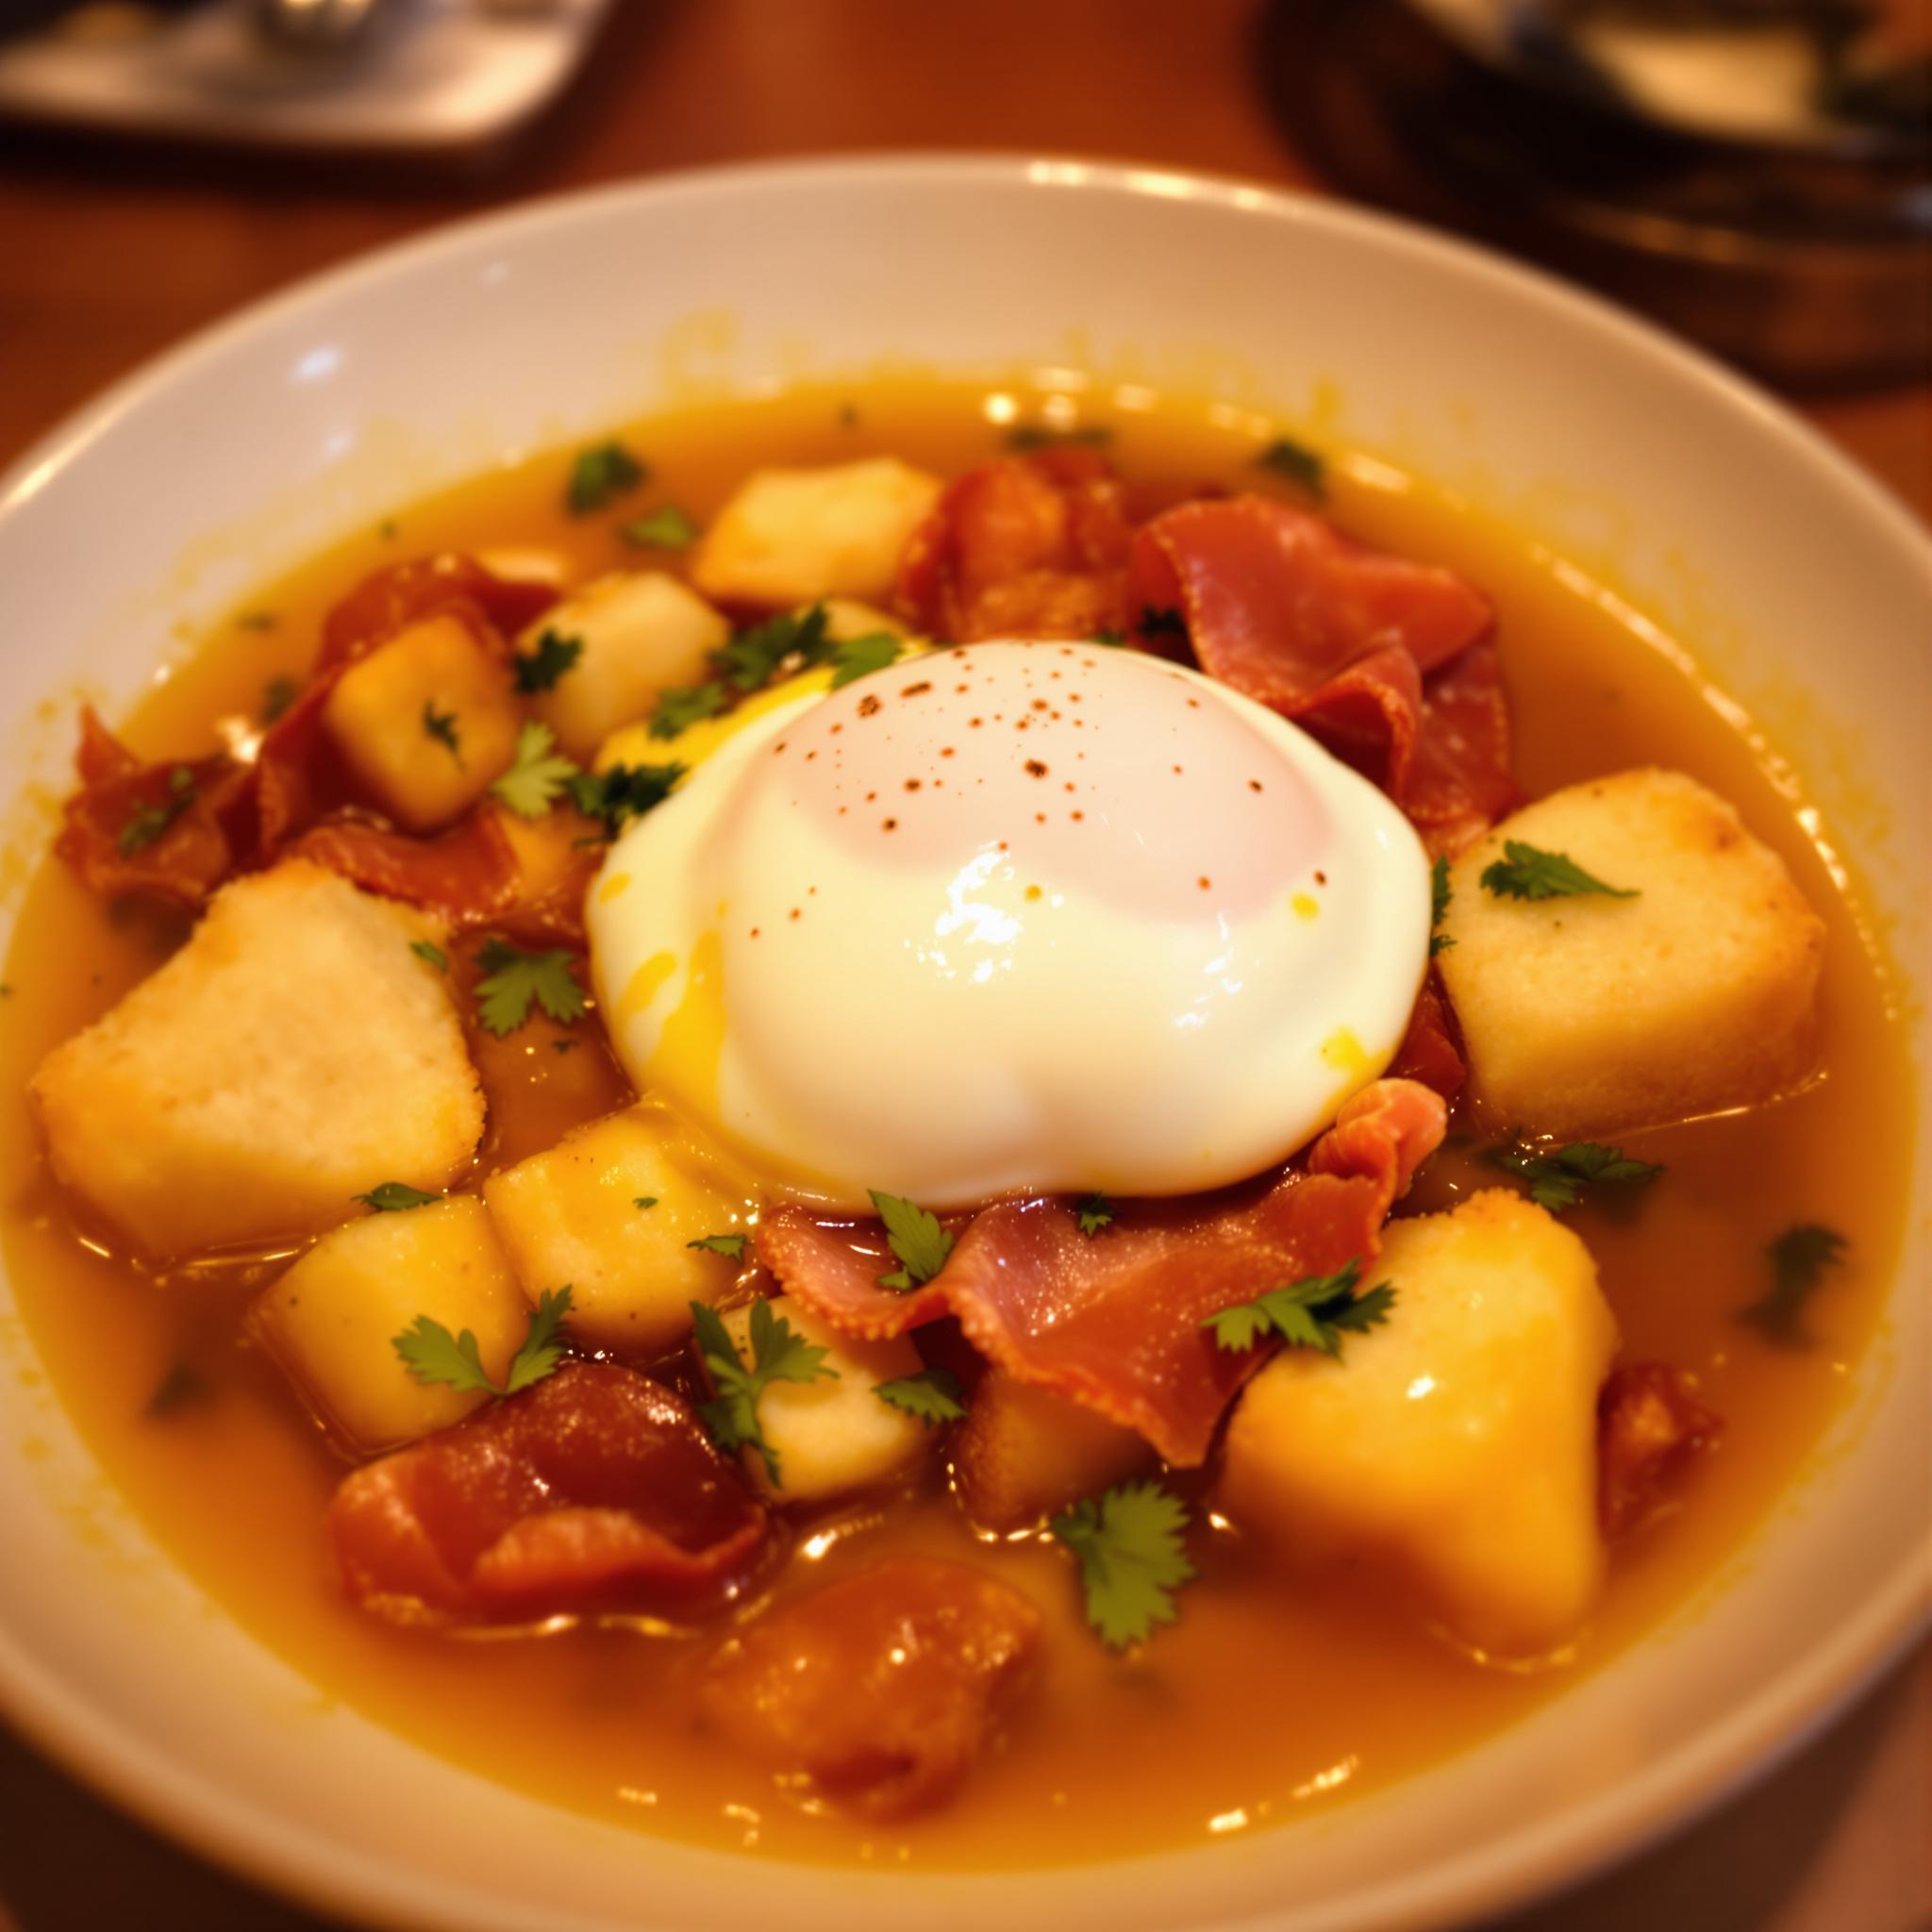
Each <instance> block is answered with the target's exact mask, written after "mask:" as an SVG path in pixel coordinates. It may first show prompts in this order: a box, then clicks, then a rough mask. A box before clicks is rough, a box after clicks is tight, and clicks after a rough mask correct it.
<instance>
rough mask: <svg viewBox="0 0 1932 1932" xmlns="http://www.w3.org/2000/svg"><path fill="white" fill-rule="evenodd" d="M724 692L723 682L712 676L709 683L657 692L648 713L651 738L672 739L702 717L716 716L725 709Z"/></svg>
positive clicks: (680, 686) (725, 697) (679, 686)
mask: <svg viewBox="0 0 1932 1932" xmlns="http://www.w3.org/2000/svg"><path fill="white" fill-rule="evenodd" d="M726 699H727V693H726V691H725V689H724V679H722V678H717V677H714V678H712V680H711V681H710V682H709V683H708V684H686V685H678V686H675V687H674V688H673V689H672V690H670V691H659V692H658V705H657V708H656V709H655V710H654V711H653V712H652V713H651V736H652V737H653V738H675V737H676V736H677V734H678V733H679V732H680V731H688V730H690V729H691V726H692V725H693V724H697V723H698V722H699V720H701V719H704V718H715V717H716V716H717V715H718V713H719V712H720V711H722V710H723V709H724V706H725V703H726Z"/></svg>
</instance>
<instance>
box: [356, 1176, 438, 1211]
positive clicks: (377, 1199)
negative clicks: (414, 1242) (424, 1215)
mask: <svg viewBox="0 0 1932 1932" xmlns="http://www.w3.org/2000/svg"><path fill="white" fill-rule="evenodd" d="M349 1198H350V1199H351V1200H352V1201H359V1202H361V1204H362V1205H363V1207H365V1208H372V1209H374V1210H375V1212H376V1213H377V1214H400V1213H402V1212H404V1211H405V1210H406V1209H407V1208H426V1207H428V1206H429V1204H430V1203H431V1202H432V1201H440V1200H441V1199H442V1196H441V1194H425V1192H424V1191H423V1190H422V1189H421V1188H412V1187H410V1186H409V1185H408V1183H407V1182H405V1181H384V1182H383V1184H382V1185H381V1186H380V1187H379V1188H371V1189H370V1191H368V1192H367V1193H366V1194H352V1195H351V1196H350V1197H349Z"/></svg>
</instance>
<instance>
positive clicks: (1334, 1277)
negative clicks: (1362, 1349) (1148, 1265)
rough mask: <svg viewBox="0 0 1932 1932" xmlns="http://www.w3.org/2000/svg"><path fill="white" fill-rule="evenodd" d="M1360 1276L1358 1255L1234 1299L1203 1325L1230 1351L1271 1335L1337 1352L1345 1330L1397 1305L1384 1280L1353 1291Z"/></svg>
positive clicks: (1373, 1323)
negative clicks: (1326, 1269) (1248, 1297)
mask: <svg viewBox="0 0 1932 1932" xmlns="http://www.w3.org/2000/svg"><path fill="white" fill-rule="evenodd" d="M1361 1275H1362V1264H1361V1257H1359V1256H1357V1257H1356V1258H1355V1259H1354V1260H1352V1261H1350V1262H1349V1264H1348V1265H1347V1267H1345V1268H1341V1269H1338V1270H1337V1271H1336V1272H1335V1273H1334V1274H1305V1275H1304V1276H1303V1277H1302V1278H1301V1280H1299V1281H1291V1282H1287V1283H1285V1284H1284V1285H1283V1286H1282V1287H1280V1288H1271V1289H1270V1290H1269V1291H1268V1292H1267V1293H1266V1294H1263V1295H1257V1296H1256V1298H1255V1299H1254V1300H1253V1301H1251V1302H1237V1303H1236V1304H1235V1305H1234V1306H1233V1307H1226V1308H1223V1309H1221V1310H1220V1311H1219V1313H1217V1314H1212V1315H1209V1316H1208V1319H1207V1320H1206V1321H1205V1322H1203V1323H1202V1324H1201V1326H1202V1327H1204V1328H1208V1329H1211V1330H1212V1331H1213V1335H1214V1340H1215V1341H1217V1342H1218V1343H1219V1344H1220V1345H1221V1346H1222V1347H1223V1348H1225V1349H1229V1350H1234V1351H1240V1350H1241V1349H1244V1348H1253V1347H1254V1345H1255V1344H1256V1342H1257V1341H1261V1340H1262V1339H1263V1338H1264V1337H1266V1336H1270V1335H1275V1336H1279V1337H1280V1339H1281V1340H1282V1341H1285V1342H1286V1343H1287V1344H1288V1345H1289V1347H1291V1348H1316V1349H1320V1350H1321V1352H1322V1353H1323V1354H1324V1355H1326V1356H1334V1357H1340V1356H1341V1338H1342V1337H1343V1336H1344V1335H1363V1334H1366V1333H1367V1332H1368V1331H1369V1330H1370V1329H1371V1328H1375V1327H1379V1326H1380V1325H1381V1324H1382V1323H1384V1322H1386V1321H1387V1320H1388V1319H1389V1310H1390V1309H1391V1308H1392V1307H1394V1306H1395V1290H1394V1288H1393V1287H1392V1286H1391V1284H1390V1283H1389V1282H1386V1281H1384V1282H1380V1283H1378V1284H1377V1285H1376V1286H1375V1287H1374V1288H1372V1289H1369V1290H1368V1291H1366V1292H1365V1293H1362V1294H1357V1292H1356V1288H1357V1284H1358V1283H1359V1282H1360V1280H1361Z"/></svg>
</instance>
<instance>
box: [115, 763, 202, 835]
mask: <svg viewBox="0 0 1932 1932" xmlns="http://www.w3.org/2000/svg"><path fill="white" fill-rule="evenodd" d="M193 803H194V773H193V771H192V769H191V768H190V767H189V766H187V765H176V766H175V769H174V770H173V771H172V772H170V773H169V774H168V795H167V796H166V797H165V798H164V799H162V800H161V801H160V802H159V803H158V804H156V805H142V806H137V807H136V808H135V809H134V810H133V811H131V812H130V813H129V814H128V816H127V823H126V824H125V825H123V826H122V827H121V836H120V837H119V838H118V839H116V840H115V841H114V847H115V850H116V851H118V852H119V853H120V855H121V857H122V858H133V857H134V855H135V854H136V853H137V852H140V851H142V850H143V849H144V848H145V847H147V846H149V845H152V844H153V843H154V842H155V841H156V840H157V839H158V838H159V837H160V836H161V835H162V833H164V832H165V831H166V830H167V829H168V827H169V826H170V825H172V824H174V823H175V820H176V819H178V818H179V817H180V816H181V814H182V813H183V812H184V811H186V810H187V809H188V808H189V807H190V806H191V805H192V804H193Z"/></svg>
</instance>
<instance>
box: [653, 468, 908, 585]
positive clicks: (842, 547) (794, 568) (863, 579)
mask: <svg viewBox="0 0 1932 1932" xmlns="http://www.w3.org/2000/svg"><path fill="white" fill-rule="evenodd" d="M942 488H943V485H941V482H940V479H939V478H938V477H937V476H929V475H926V474H925V473H924V471H923V470H915V469H912V468H910V467H909V466H908V465H907V464H905V463H902V462H900V461H898V460H897V458H892V457H874V458H868V459H867V460H865V461H862V462H857V463H840V464H835V465H834V466H832V467H831V468H829V469H823V470H758V471H755V472H754V473H753V474H752V475H750V476H749V477H748V478H747V479H746V480H745V481H744V483H743V484H742V485H741V487H740V489H739V491H738V493H737V494H736V495H735V496H734V497H732V499H731V500H730V502H729V503H727V504H726V505H725V506H724V508H723V509H722V510H720V511H719V512H718V515H717V517H716V519H715V520H714V521H713V523H712V525H711V527H710V528H709V529H708V531H707V532H706V533H705V536H704V540H703V541H702V542H701V543H700V544H699V545H698V548H697V550H696V552H695V554H694V555H693V557H692V558H691V581H692V582H693V583H694V584H696V586H697V587H698V589H699V590H701V591H703V592H704V593H705V595H706V596H708V597H716V598H721V599H724V600H726V601H729V600H732V599H737V600H740V601H742V602H745V603H751V604H809V603H812V602H814V601H815V600H816V599H818V598H820V597H859V598H877V597H883V596H884V595H885V594H886V592H887V591H888V590H890V589H891V583H892V576H893V574H894V572H896V571H897V569H898V567H899V553H900V552H901V551H902V550H904V549H905V547H906V540H907V539H908V537H910V536H911V534H912V532H913V531H914V530H915V529H917V528H918V526H919V525H920V524H922V523H923V522H924V520H925V517H926V515H927V513H928V512H929V511H930V510H931V508H932V507H933V505H934V504H935V503H937V502H938V501H939V495H940V491H941V489H942Z"/></svg>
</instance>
